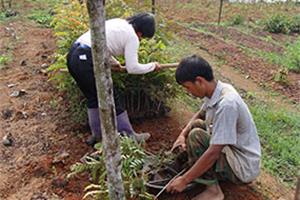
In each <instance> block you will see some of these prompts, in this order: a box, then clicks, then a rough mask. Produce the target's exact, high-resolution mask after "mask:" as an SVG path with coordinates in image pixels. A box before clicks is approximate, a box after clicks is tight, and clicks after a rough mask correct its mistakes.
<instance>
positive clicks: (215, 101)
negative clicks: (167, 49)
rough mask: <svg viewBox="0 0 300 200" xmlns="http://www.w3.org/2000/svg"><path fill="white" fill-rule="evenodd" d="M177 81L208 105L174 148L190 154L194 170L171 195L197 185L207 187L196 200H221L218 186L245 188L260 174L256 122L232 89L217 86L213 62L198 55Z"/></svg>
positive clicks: (174, 184)
mask: <svg viewBox="0 0 300 200" xmlns="http://www.w3.org/2000/svg"><path fill="white" fill-rule="evenodd" d="M176 81H177V82H178V83H179V84H181V85H182V86H183V87H184V88H185V89H186V90H187V91H188V92H189V93H190V94H192V95H194V96H196V97H200V98H201V99H202V98H203V99H204V104H203V105H202V107H201V109H200V111H199V112H197V113H196V114H195V115H194V116H193V117H192V119H191V120H190V122H189V123H188V124H187V125H186V126H185V128H184V129H183V130H182V132H181V133H180V135H179V136H178V138H177V140H176V141H175V143H174V145H173V148H172V150H174V149H175V148H177V147H179V148H180V149H181V150H184V151H185V150H186V151H187V154H188V162H189V166H191V167H190V168H189V170H188V171H187V172H186V173H185V174H183V175H182V176H179V177H178V178H176V179H174V180H173V181H172V182H171V184H170V185H169V186H168V187H167V191H168V192H171V193H175V192H181V191H183V190H184V189H185V188H186V186H187V184H189V183H190V182H192V181H196V182H197V183H202V184H205V185H206V186H207V188H206V190H205V191H204V192H202V193H200V194H199V195H198V196H196V197H195V198H194V200H202V199H203V200H208V199H209V200H222V199H224V194H223V192H222V190H221V188H220V186H219V184H218V182H219V181H231V182H233V183H236V184H243V183H249V182H251V181H253V180H254V179H255V178H256V177H257V176H258V175H259V172H260V157H261V147H260V143H259V138H258V135H257V131H256V127H255V124H254V121H253V118H252V116H251V113H250V111H249V109H248V106H247V105H246V103H245V102H244V101H243V99H242V98H241V97H240V95H239V94H238V92H237V91H236V90H235V89H234V88H233V86H232V85H230V84H226V83H223V82H221V81H216V80H215V79H214V75H213V71H212V68H211V66H210V65H209V63H208V62H207V61H205V60H204V59H203V58H201V57H199V56H196V55H193V56H190V57H187V58H184V59H183V60H182V61H181V62H180V64H179V66H178V68H177V70H176Z"/></svg>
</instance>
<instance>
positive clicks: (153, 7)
mask: <svg viewBox="0 0 300 200" xmlns="http://www.w3.org/2000/svg"><path fill="white" fill-rule="evenodd" d="M152 13H153V14H155V0H152Z"/></svg>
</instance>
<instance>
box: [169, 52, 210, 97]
mask: <svg viewBox="0 0 300 200" xmlns="http://www.w3.org/2000/svg"><path fill="white" fill-rule="evenodd" d="M175 76H176V81H177V83H179V84H181V85H182V86H183V87H185V88H186V90H187V91H188V92H189V93H191V94H192V95H194V96H197V97H200V98H203V97H205V96H209V92H210V90H211V89H212V88H210V86H211V84H210V83H213V82H214V75H213V71H212V68H211V66H210V65H209V63H208V62H207V61H206V60H204V59H203V58H201V57H200V56H197V55H193V56H189V57H186V58H184V59H182V60H181V62H180V63H179V66H178V68H177V70H176V75H175Z"/></svg>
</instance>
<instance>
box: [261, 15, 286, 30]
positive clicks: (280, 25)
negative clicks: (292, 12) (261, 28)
mask: <svg viewBox="0 0 300 200" xmlns="http://www.w3.org/2000/svg"><path fill="white" fill-rule="evenodd" d="M289 27H290V19H289V18H288V16H286V15H282V14H276V15H273V16H271V17H270V18H269V19H268V20H266V22H265V30H267V31H269V32H270V33H288V32H289Z"/></svg>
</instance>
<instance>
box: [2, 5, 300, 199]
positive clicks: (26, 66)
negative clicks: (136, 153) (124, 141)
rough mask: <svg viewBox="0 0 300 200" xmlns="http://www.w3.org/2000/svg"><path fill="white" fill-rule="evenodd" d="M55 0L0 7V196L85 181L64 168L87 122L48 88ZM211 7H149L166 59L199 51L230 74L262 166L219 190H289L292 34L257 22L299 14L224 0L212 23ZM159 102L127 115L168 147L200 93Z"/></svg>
mask: <svg viewBox="0 0 300 200" xmlns="http://www.w3.org/2000/svg"><path fill="white" fill-rule="evenodd" d="M139 2H141V1H139ZM57 3H58V1H55V0H47V1H42V0H19V1H15V2H14V3H13V6H12V10H13V11H15V12H11V11H10V12H5V11H1V13H0V27H1V28H0V112H1V114H0V122H1V123H0V138H1V139H2V138H3V137H4V136H5V135H8V134H9V133H10V134H11V135H12V138H13V145H12V146H9V147H7V146H4V145H2V143H1V145H0V180H1V182H0V199H22V200H26V199H28V200H29V199H30V200H37V199H49V200H50V199H51V200H54V199H67V200H77V199H81V198H82V197H83V195H84V191H83V189H84V187H85V186H86V185H88V184H89V179H88V176H87V175H86V174H85V175H82V176H76V177H75V178H74V179H70V180H69V179H67V178H66V177H67V175H68V174H69V173H70V166H71V165H72V164H74V163H76V162H78V161H79V160H80V158H81V157H83V156H84V155H85V154H87V153H91V152H93V151H94V150H93V149H92V148H90V147H88V146H86V145H85V143H84V141H85V139H86V138H87V137H88V135H89V132H90V131H89V128H88V125H87V123H86V121H85V120H83V121H81V122H80V123H78V119H77V121H76V120H75V121H74V119H73V118H74V116H73V115H72V109H73V107H72V106H73V105H74V104H73V103H72V102H70V99H69V97H68V92H66V91H61V90H59V89H57V87H56V85H55V84H54V83H53V82H51V81H49V73H48V71H47V68H48V67H49V66H51V65H52V64H53V63H54V62H55V61H56V59H55V54H56V53H57V52H58V45H57V38H56V37H55V36H54V31H53V29H52V26H51V24H50V22H51V20H52V17H53V15H55V12H54V9H53V8H54V6H55V5H56V4H57ZM137 6H138V7H143V5H142V3H139V4H137ZM143 9H145V7H143ZM147 9H148V8H147ZM218 9H219V2H218V1H207V0H203V1H197V0H180V1H174V0H173V1H171V0H161V1H158V3H157V13H158V14H157V15H158V17H161V18H164V19H166V20H167V24H168V27H167V31H168V32H171V33H172V36H171V38H170V39H169V40H168V41H167V47H166V49H165V50H164V52H163V54H165V55H167V58H168V59H169V60H168V61H167V62H178V61H179V60H180V59H181V58H182V57H184V56H187V55H191V54H199V55H201V56H203V57H204V58H205V59H206V60H208V61H209V63H211V65H212V66H213V68H214V70H215V73H216V77H217V79H219V80H222V81H225V82H230V83H231V84H233V85H234V86H235V87H236V88H237V89H238V90H239V92H240V93H241V94H242V96H243V98H244V99H245V100H246V102H247V103H248V104H249V107H250V110H251V112H252V114H253V117H254V120H255V122H256V126H257V128H258V132H259V136H260V139H261V144H262V147H263V159H262V165H263V172H262V173H261V175H260V176H259V178H258V179H257V180H256V181H255V182H253V183H251V184H248V185H242V186H236V185H233V184H229V183H223V184H222V189H223V190H224V192H225V197H226V198H225V199H226V200H240V199H247V200H248V199H249V200H262V199H281V200H283V199H285V200H292V199H293V198H294V194H295V187H296V182H297V178H298V177H299V169H300V168H299V166H300V157H299V152H300V123H299V122H300V114H299V113H300V112H299V110H300V107H299V103H300V73H299V72H300V57H299V53H297V52H299V49H300V34H299V33H297V32H292V31H287V32H284V31H283V32H281V33H270V32H269V30H267V29H266V28H265V26H266V25H265V23H266V21H268V20H269V19H271V18H272V16H273V17H274V15H275V14H280V15H283V16H286V18H289V20H291V19H292V18H293V17H296V16H299V13H300V5H299V4H295V3H291V2H290V3H276V4H264V3H259V4H241V3H232V4H230V3H228V2H225V3H224V7H223V13H222V18H221V23H220V25H218V24H217V20H218ZM148 10H150V8H149V9H148ZM7 13H8V14H9V15H8V14H7ZM286 18H283V19H281V20H283V21H284V20H285V19H286ZM279 22H282V21H280V20H279ZM299 27H300V20H299ZM297 56H298V57H297ZM294 61H295V62H296V63H297V62H298V65H297V64H295V62H294ZM174 84H176V83H175V82H174ZM181 91H183V90H181ZM16 92H17V95H16ZM78 104H79V103H78ZM169 104H170V107H171V109H172V110H171V112H170V113H168V114H167V116H163V117H159V118H156V119H142V120H138V121H134V128H135V129H136V130H137V131H143V132H150V133H151V134H152V137H151V138H150V140H149V141H147V143H146V144H145V148H146V149H147V151H150V152H152V153H159V152H161V151H167V150H169V149H170V148H171V146H172V144H173V142H174V141H175V139H176V137H177V135H178V134H179V133H180V130H181V129H182V128H183V126H184V125H185V123H186V122H187V121H188V120H189V118H190V117H191V116H192V114H193V112H194V111H196V110H197V109H198V108H199V106H200V104H201V102H200V101H199V100H196V99H194V98H191V97H189V96H187V95H186V94H185V93H184V92H181V94H180V95H178V96H176V97H174V99H172V101H171V102H169ZM81 106H83V105H81ZM192 195H193V194H190V193H189V194H181V195H173V196H171V197H170V196H168V195H165V197H164V199H190V198H191V196H192ZM162 199H163V198H162Z"/></svg>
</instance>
